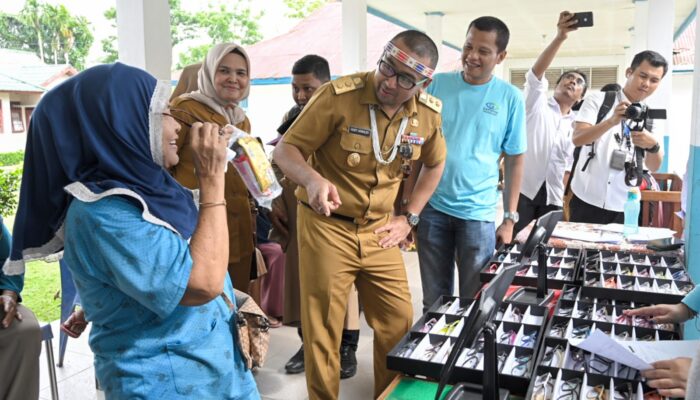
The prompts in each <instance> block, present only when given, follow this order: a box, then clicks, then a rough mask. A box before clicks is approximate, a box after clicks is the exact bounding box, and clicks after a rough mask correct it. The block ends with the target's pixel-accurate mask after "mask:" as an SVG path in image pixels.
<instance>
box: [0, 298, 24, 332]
mask: <svg viewBox="0 0 700 400" xmlns="http://www.w3.org/2000/svg"><path fill="white" fill-rule="evenodd" d="M0 307H2V309H3V311H4V312H5V316H4V317H3V319H2V327H3V328H5V329H7V328H9V327H10V325H12V321H14V320H15V318H17V320H18V321H21V320H22V314H20V312H19V310H18V309H17V293H15V292H13V291H11V290H5V291H3V292H2V295H0Z"/></svg>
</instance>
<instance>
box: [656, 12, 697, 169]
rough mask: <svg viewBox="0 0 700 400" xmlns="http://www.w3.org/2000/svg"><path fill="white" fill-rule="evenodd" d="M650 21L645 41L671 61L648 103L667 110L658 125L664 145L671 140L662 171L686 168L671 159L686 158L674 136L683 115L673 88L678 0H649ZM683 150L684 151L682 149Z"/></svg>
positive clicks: (686, 144) (683, 164)
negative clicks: (677, 120)
mask: <svg viewBox="0 0 700 400" xmlns="http://www.w3.org/2000/svg"><path fill="white" fill-rule="evenodd" d="M647 3H648V10H647V12H648V22H647V35H646V43H647V49H649V50H654V51H656V52H658V53H660V54H661V55H662V56H663V57H664V58H665V59H666V61H668V72H667V73H666V76H665V77H664V79H663V80H662V81H661V84H660V85H659V87H658V88H657V89H656V92H654V94H653V95H652V96H651V98H650V99H649V106H650V107H653V108H661V109H665V110H667V111H666V112H667V116H666V118H667V119H666V121H664V122H663V123H660V124H659V128H663V130H661V129H659V130H658V132H660V133H661V134H662V135H663V138H662V140H663V142H664V143H662V144H666V143H668V144H669V146H668V147H664V151H665V154H666V156H665V160H666V161H665V165H662V168H663V167H666V170H664V171H663V172H672V171H674V170H675V171H678V170H683V169H684V168H685V161H681V164H680V165H677V166H675V168H674V165H671V164H672V161H671V160H683V157H679V154H678V149H679V148H681V147H678V145H676V144H675V143H676V142H675V139H676V138H677V137H678V135H673V132H674V131H675V129H674V123H673V120H674V118H681V117H683V116H681V115H678V114H676V113H674V109H673V104H672V98H673V94H672V89H673V74H672V71H673V31H674V28H673V26H674V19H675V0H648V2H647ZM682 140H683V146H682V148H683V149H686V148H687V146H688V141H687V140H685V139H682ZM683 151H684V150H683Z"/></svg>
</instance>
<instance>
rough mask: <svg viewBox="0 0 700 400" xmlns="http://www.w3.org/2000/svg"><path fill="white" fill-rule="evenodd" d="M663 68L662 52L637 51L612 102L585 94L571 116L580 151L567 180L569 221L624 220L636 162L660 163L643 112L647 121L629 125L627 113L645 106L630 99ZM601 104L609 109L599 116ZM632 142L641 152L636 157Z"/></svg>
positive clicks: (655, 81) (644, 92)
mask: <svg viewBox="0 0 700 400" xmlns="http://www.w3.org/2000/svg"><path fill="white" fill-rule="evenodd" d="M667 71H668V63H667V62H666V60H665V59H664V57H663V56H661V54H659V53H657V52H655V51H651V50H646V51H642V52H641V53H639V54H637V55H635V56H634V59H633V60H632V65H630V67H629V68H627V71H626V76H627V81H626V82H625V85H624V87H623V88H622V90H621V91H619V92H617V95H616V96H615V98H614V101H613V103H612V104H610V105H606V104H604V99H605V93H603V92H597V93H591V94H589V95H588V96H586V98H585V100H584V102H583V106H581V109H580V111H579V113H578V115H577V116H576V124H575V126H574V134H573V142H574V145H575V146H581V153H580V157H579V160H578V161H577V163H576V165H575V168H574V171H573V177H572V181H571V190H572V191H573V197H572V199H571V202H570V204H569V208H570V220H571V221H573V222H590V223H598V224H609V223H624V212H623V210H624V204H625V201H626V199H627V190H628V189H629V187H630V185H631V184H634V183H635V181H636V180H638V179H640V177H636V179H630V176H634V175H635V174H634V173H635V164H636V163H637V162H639V161H642V160H643V164H644V165H645V166H646V169H648V170H650V171H656V170H657V169H659V167H660V166H661V161H662V159H663V151H662V150H661V147H660V145H659V142H658V140H657V139H656V137H655V136H654V134H653V133H652V132H650V131H649V130H651V127H650V126H649V123H648V122H649V121H648V118H642V119H643V120H646V121H643V122H644V124H643V126H644V128H643V129H641V130H636V129H635V126H631V125H634V124H633V123H632V124H631V123H630V122H631V121H630V120H631V119H635V118H634V116H633V115H631V114H635V113H637V114H638V113H639V111H642V110H640V107H642V108H643V107H645V106H644V105H643V103H642V104H634V103H641V102H643V101H644V100H645V99H646V98H647V97H649V96H651V95H652V94H653V93H654V91H655V90H656V88H657V87H658V86H659V83H661V79H662V78H663V77H664V76H665V75H666V72H667ZM633 104H634V105H633ZM631 105H632V107H630V106H631ZM601 107H609V108H610V111H609V112H607V113H606V115H605V116H604V117H603V118H602V119H600V121H598V119H599V118H598V114H599V110H600V109H601ZM628 108H630V110H628ZM642 114H645V113H644V112H642ZM635 148H638V152H639V153H640V154H643V157H640V158H639V159H636V157H635V153H636V152H635ZM642 150H643V151H642ZM626 178H627V179H626Z"/></svg>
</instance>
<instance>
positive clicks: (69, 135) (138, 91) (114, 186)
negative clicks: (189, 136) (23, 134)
mask: <svg viewBox="0 0 700 400" xmlns="http://www.w3.org/2000/svg"><path fill="white" fill-rule="evenodd" d="M169 97H170V85H169V83H167V82H163V81H157V80H156V79H155V78H154V77H153V76H151V75H150V74H148V73H147V72H145V71H143V70H140V69H138V68H134V67H130V66H127V65H124V64H120V63H116V64H109V65H100V66H97V67H93V68H90V69H88V70H85V71H83V72H81V73H80V74H78V75H77V76H75V77H73V78H71V79H69V80H67V81H66V82H64V83H62V84H61V85H59V86H58V87H56V88H54V89H52V90H51V91H49V92H48V93H46V94H45V95H44V97H43V98H42V99H41V101H40V102H39V104H38V105H37V107H36V109H35V111H34V113H33V114H32V121H31V124H30V126H29V133H28V137H27V147H26V151H25V158H24V174H23V176H22V186H21V189H20V200H19V208H18V211H17V217H16V219H15V225H14V231H13V236H14V243H13V246H12V253H11V255H10V261H9V263H8V264H6V266H5V271H6V272H7V273H8V274H17V273H21V272H23V271H24V263H23V262H22V260H25V261H26V260H30V259H38V258H46V257H48V256H51V255H53V254H55V253H58V252H60V251H61V250H62V249H63V240H62V238H63V232H62V228H63V221H64V218H65V215H66V212H67V210H68V206H69V205H70V202H71V200H72V199H73V197H75V198H78V199H80V200H82V201H88V202H90V201H97V200H99V199H100V198H103V197H105V196H110V195H122V196H128V197H130V198H132V199H134V200H135V201H137V202H139V203H140V204H141V207H142V208H143V210H144V211H143V214H142V215H143V218H144V220H146V221H149V222H151V223H154V224H157V225H160V226H164V227H166V228H168V229H171V230H173V231H175V232H177V233H178V234H180V235H181V236H182V237H183V238H185V239H189V237H190V236H191V235H192V233H193V231H194V228H195V225H196V222H197V208H196V206H195V203H194V198H193V194H192V192H191V191H190V190H188V189H186V188H184V187H183V186H181V185H180V184H179V183H178V182H177V181H175V179H174V178H173V177H172V176H171V175H170V174H169V173H168V171H166V170H165V169H164V168H163V167H162V163H163V155H162V114H161V113H162V112H163V111H164V110H165V109H166V108H167V107H168V99H169Z"/></svg>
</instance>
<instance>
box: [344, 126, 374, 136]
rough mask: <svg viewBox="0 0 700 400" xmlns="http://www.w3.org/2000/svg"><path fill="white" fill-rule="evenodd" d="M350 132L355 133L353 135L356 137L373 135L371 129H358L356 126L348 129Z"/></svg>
mask: <svg viewBox="0 0 700 400" xmlns="http://www.w3.org/2000/svg"><path fill="white" fill-rule="evenodd" d="M348 131H349V132H350V133H353V134H355V135H360V136H369V134H370V133H371V131H370V130H369V129H365V128H358V127H356V126H351V127H350V128H349V129H348Z"/></svg>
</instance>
